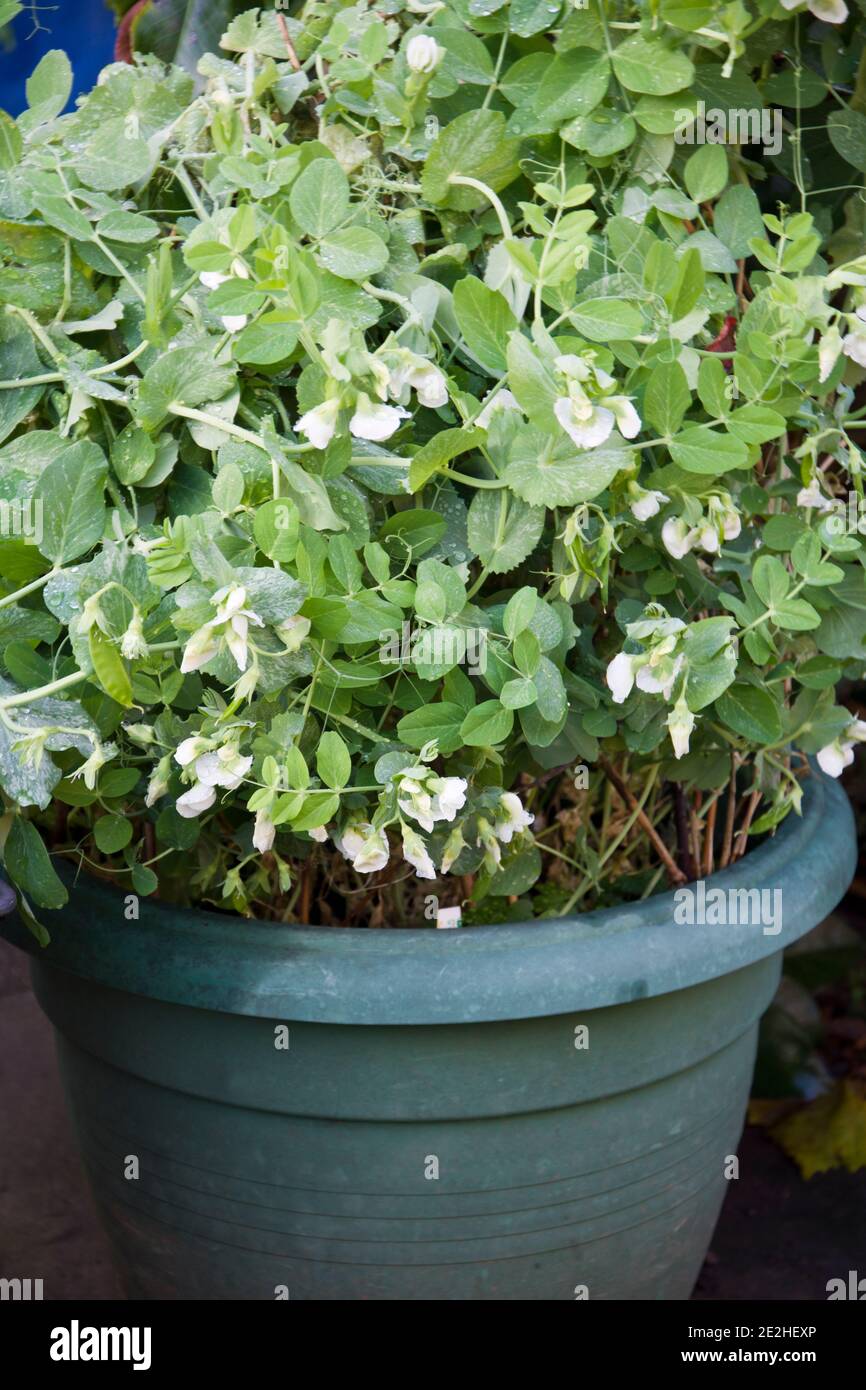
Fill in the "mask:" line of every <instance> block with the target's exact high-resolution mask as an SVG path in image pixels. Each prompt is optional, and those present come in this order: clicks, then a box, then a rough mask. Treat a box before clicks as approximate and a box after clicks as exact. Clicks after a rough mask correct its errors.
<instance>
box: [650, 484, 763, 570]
mask: <svg viewBox="0 0 866 1390" xmlns="http://www.w3.org/2000/svg"><path fill="white" fill-rule="evenodd" d="M662 495H663V494H662ZM632 510H634V509H632ZM741 530H742V522H741V521H740V514H739V512H738V511H737V509H736V507H735V506H734V501H733V498H732V497H731V495H730V493H728V492H721V493H719V494H717V495H716V494H714V495H713V496H711V497H710V498H709V500H708V502H707V510H706V512H705V513H702V514H701V516H700V520H698V521H696V522H695V523H694V524H691V523H690V522H689V521H688V520H687V519H686V517H684V516H671V517H668V519H667V521H666V522H665V524H664V526H663V527H662V545H663V546H664V548H665V550H666V551H667V552H668V554H669V555H672V556H673V558H674V559H675V560H682V559H683V558H684V557H685V556H686V555H688V554H689V552H690V551H691V550H703V551H704V552H705V554H707V555H718V553H719V551H720V550H721V548H722V541H734V540H736V539H737V536H738V535H739V534H740V531H741Z"/></svg>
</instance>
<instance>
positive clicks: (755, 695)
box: [0, 0, 866, 936]
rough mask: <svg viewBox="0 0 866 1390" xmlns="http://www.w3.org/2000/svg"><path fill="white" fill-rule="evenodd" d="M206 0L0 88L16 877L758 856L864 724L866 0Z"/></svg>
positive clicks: (38, 906)
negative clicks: (6, 91) (218, 0)
mask: <svg viewBox="0 0 866 1390" xmlns="http://www.w3.org/2000/svg"><path fill="white" fill-rule="evenodd" d="M167 8H170V7H167ZM226 8H227V16H226V17H227V21H228V27H227V28H226V29H225V31H224V32H223V33H222V37H217V39H215V40H213V41H211V42H212V51H208V52H204V53H201V54H198V55H195V54H193V56H192V58H191V59H190V57H189V53H188V52H187V53H186V55H185V63H186V66H184V67H181V66H173V65H171V64H167V63H166V62H164V61H163V59H162V58H161V57H160V56H158V49H157V51H151V52H145V51H143V49H142V48H141V47H140V48H138V49H135V46H134V38H135V33H136V29H135V24H133V25H132V28H131V34H132V39H133V47H132V58H133V61H132V62H131V63H116V64H114V65H112V66H109V67H108V68H106V69H105V70H104V71H103V73H102V75H101V77H100V80H99V82H98V85H97V86H96V87H95V88H94V89H93V91H91V92H90V93H89V94H88V95H87V96H86V97H84V98H82V99H80V100H79V101H78V103H77V106H76V108H75V109H74V110H73V111H71V112H70V113H68V114H61V113H62V112H63V111H64V108H65V107H66V104H67V101H68V97H69V93H70V89H71V73H70V68H69V63H68V61H67V59H66V57H65V55H64V54H63V53H62V52H61V51H59V50H55V51H52V52H50V53H49V54H48V55H47V56H46V57H45V58H43V59H42V61H41V62H40V63H39V65H38V67H36V69H35V70H34V71H33V73H32V75H31V77H30V79H29V82H28V85H27V95H28V101H29V108H28V109H27V110H26V111H25V112H24V113H23V114H22V115H20V116H19V117H18V118H17V119H13V118H12V117H11V116H8V115H5V114H0V573H2V585H0V666H2V674H0V788H2V796H3V806H2V818H0V841H2V844H3V857H4V863H5V870H6V872H7V874H8V876H9V878H10V879H11V880H12V882H13V883H14V884H15V885H16V887H17V889H18V891H19V894H20V901H21V909H22V912H23V913H24V915H25V917H26V918H27V920H28V921H29V922H30V923H31V925H32V928H33V930H34V931H35V932H36V933H37V934H39V935H43V936H44V932H45V928H44V926H43V925H42V923H41V920H40V918H44V910H45V909H53V908H58V907H61V906H62V905H63V903H64V902H65V901H66V898H67V892H68V891H69V889H68V885H69V884H70V882H71V879H70V875H69V873H68V872H67V871H66V870H64V869H63V867H62V865H61V864H60V863H59V861H60V860H62V859H66V860H67V861H71V863H72V865H73V866H78V867H79V868H80V869H82V870H83V871H85V872H94V873H97V874H99V875H102V876H103V877H107V878H110V879H111V880H112V881H114V882H115V883H116V884H117V885H118V886H120V887H121V888H122V889H123V891H124V892H126V893H132V894H135V895H147V894H151V893H155V894H158V895H159V896H161V897H163V898H165V899H167V900H169V901H176V902H185V903H189V904H195V903H205V904H209V905H211V906H212V905H214V904H216V905H221V906H222V907H224V908H226V909H227V910H230V911H233V912H237V913H240V914H245V915H249V916H259V917H263V918H266V919H271V920H278V921H311V922H319V923H323V924H328V923H334V924H356V923H357V924H359V925H367V926H369V925H373V926H377V925H381V926H399V925H414V926H418V925H424V923H425V922H427V923H428V924H429V923H430V922H431V921H435V912H433V913H431V912H430V910H429V904H431V903H432V904H433V905H434V907H439V906H441V905H452V904H456V905H458V906H460V905H462V906H463V910H464V921H465V922H466V923H472V922H488V921H497V920H507V919H513V920H526V919H529V918H531V917H533V916H544V915H551V914H555V913H569V912H572V911H574V910H575V909H576V908H577V907H578V906H579V907H581V908H585V907H589V906H598V905H604V904H610V903H616V902H619V901H624V900H628V899H634V898H640V897H642V896H646V895H647V894H649V893H651V892H653V891H654V890H655V888H656V886H657V885H662V886H663V885H664V883H665V881H668V882H671V883H678V882H682V881H684V880H685V879H686V878H693V877H696V876H698V875H700V874H701V873H706V872H711V871H712V870H713V868H714V867H718V865H720V864H727V863H730V862H731V861H732V859H735V858H737V857H739V856H740V855H741V854H743V853H744V852H745V851H746V850H747V848H748V847H749V845H750V844H752V843H754V839H755V837H756V836H761V835H763V834H766V833H769V832H771V831H772V830H773V829H774V828H775V827H776V826H777V825H778V824H779V823H780V822H781V821H782V820H783V818H784V817H785V816H786V815H787V814H788V813H789V812H792V811H793V812H794V813H797V812H798V810H799V808H800V801H801V797H802V792H803V778H804V776H807V775H808V763H807V759H808V758H809V757H810V756H811V755H816V757H817V762H818V763H819V764H820V766H821V767H822V768H823V769H824V771H825V772H826V773H829V774H831V775H834V776H835V775H838V774H839V773H840V772H841V770H842V768H843V767H844V765H845V764H846V763H848V762H849V761H850V760H851V758H852V757H853V747H854V744H855V743H856V742H857V741H858V740H860V739H862V738H863V737H864V735H866V726H864V724H862V723H861V722H860V721H859V720H857V719H855V718H854V717H853V716H852V714H851V713H850V712H849V710H848V709H847V708H846V707H845V706H844V705H842V704H840V703H837V700H836V696H835V688H836V686H837V684H838V682H839V681H840V680H841V679H842V678H843V677H845V676H858V675H860V674H862V670H863V664H864V645H863V644H864V637H866V579H864V548H863V539H862V530H866V527H864V528H862V530H861V527H860V517H861V515H862V509H861V506H860V504H861V501H862V496H863V472H864V468H863V454H862V452H861V447H860V442H861V441H862V439H863V435H862V434H861V433H860V431H862V430H863V429H864V427H866V393H864V390H863V386H862V383H863V381H864V378H866V201H864V196H863V173H864V170H866V58H864V27H863V24H864V21H863V12H862V8H861V7H860V6H859V5H858V6H857V7H855V8H854V9H853V10H852V11H851V12H850V13H849V10H848V8H847V6H846V4H845V3H843V0H809V5H808V8H807V6H806V5H805V4H798V3H796V0H783V3H776V0H748V3H745V2H744V0H734V3H730V4H720V3H718V2H717V0H647V2H646V3H643V2H642V3H631V2H630V0H587V3H586V4H582V5H579V6H577V7H575V6H573V5H572V4H571V3H558V0H432V2H431V3H426V0H384V3H380V0H377V3H376V4H375V6H371V5H367V4H365V3H355V4H351V5H348V4H339V3H334V2H333V0H315V3H311V4H308V5H306V6H305V7H303V8H299V7H295V8H294V9H289V8H282V7H281V8H274V9H270V8H265V9H260V10H259V9H249V10H245V11H243V12H241V13H238V12H237V10H236V9H235V10H233V11H232V12H231V13H228V9H229V8H230V7H226ZM143 24H144V19H143V18H142V25H143ZM187 38H189V35H187ZM188 49H189V43H187V50H188ZM750 115H751V117H754V118H755V119H754V121H753V122H752V124H751V125H749V118H750ZM743 117H745V118H746V124H745V125H744V124H743ZM765 118H766V119H765ZM762 120H764V124H769V125H770V126H772V127H773V128H774V130H777V131H780V132H781V137H780V138H779V139H775V138H774V139H773V140H772V141H765V142H764V143H763V144H762V143H761V138H760V133H759V132H760V129H762V128H763V126H762V124H761V121H762ZM708 132H711V133H708ZM717 813H718V814H717ZM58 868H59V869H60V872H59V873H58Z"/></svg>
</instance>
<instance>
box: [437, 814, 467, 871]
mask: <svg viewBox="0 0 866 1390" xmlns="http://www.w3.org/2000/svg"><path fill="white" fill-rule="evenodd" d="M465 847H466V841H465V840H464V838H463V826H462V825H455V827H454V829H453V830H452V831H451V834H450V835H449V836H448V839H447V840H446V841H445V848H444V850H443V851H442V872H443V874H447V873H450V871H451V869H452V867H453V865H454V864H456V862H457V860H458V859H459V858H460V855H461V853H462V851H463V850H464V849H465Z"/></svg>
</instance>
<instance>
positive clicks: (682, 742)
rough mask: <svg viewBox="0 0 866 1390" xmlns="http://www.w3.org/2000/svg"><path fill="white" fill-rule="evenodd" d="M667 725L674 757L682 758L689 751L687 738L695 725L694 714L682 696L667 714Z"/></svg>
mask: <svg viewBox="0 0 866 1390" xmlns="http://www.w3.org/2000/svg"><path fill="white" fill-rule="evenodd" d="M667 725H668V733H669V734H670V736H671V743H672V744H673V749H674V757H675V758H682V757H684V755H685V754H686V753H688V751H689V739H690V737H691V733H692V730H693V729H694V727H695V716H694V715H693V714H692V712H691V710H690V709H689V707H688V705H687V704H686V702H685V699H684V698H683V697H682V696H681V697H680V699H679V700H677V702H676V704H675V705H674V707H673V709H672V710H671V712H670V714H669V715H668V718H667Z"/></svg>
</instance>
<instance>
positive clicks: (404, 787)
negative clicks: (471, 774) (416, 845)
mask: <svg viewBox="0 0 866 1390" xmlns="http://www.w3.org/2000/svg"><path fill="white" fill-rule="evenodd" d="M467 785H468V783H467V782H466V781H465V779H464V778H463V777H437V776H436V774H435V772H433V771H431V769H430V768H428V767H420V766H418V767H406V768H404V769H403V771H402V772H400V773H399V774H398V779H397V805H398V806H399V807H400V810H401V811H402V812H403V814H404V815H406V816H411V817H412V819H413V820H416V821H417V822H418V824H419V825H420V826H421V827H422V829H424V830H427V831H430V830H432V829H433V827H434V825H435V824H436V822H437V821H442V820H444V821H453V820H454V817H455V816H456V815H457V812H458V811H461V810H462V809H463V807H464V806H465V804H466V788H467Z"/></svg>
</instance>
